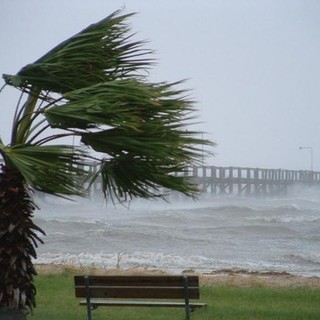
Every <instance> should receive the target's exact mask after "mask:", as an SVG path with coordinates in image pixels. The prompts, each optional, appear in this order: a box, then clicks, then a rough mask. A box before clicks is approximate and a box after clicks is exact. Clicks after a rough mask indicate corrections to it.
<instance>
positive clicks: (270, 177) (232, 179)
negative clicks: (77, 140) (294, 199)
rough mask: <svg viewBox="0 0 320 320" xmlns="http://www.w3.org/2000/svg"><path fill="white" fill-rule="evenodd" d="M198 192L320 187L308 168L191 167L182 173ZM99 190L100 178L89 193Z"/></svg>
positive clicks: (273, 192) (267, 192) (264, 192)
mask: <svg viewBox="0 0 320 320" xmlns="http://www.w3.org/2000/svg"><path fill="white" fill-rule="evenodd" d="M179 175H184V176H186V177H188V178H189V179H190V180H191V181H192V182H193V183H194V184H196V185H197V187H198V189H199V191H200V192H201V193H209V194H212V195H239V196H258V197H259V196H277V195H285V194H286V193H287V191H288V189H289V188H290V187H292V186H295V185H300V186H305V187H308V186H316V185H317V186H320V172H318V171H307V170H285V169H261V168H244V167H217V166H191V167H188V168H187V170H186V171H185V172H184V173H183V174H182V173H179ZM99 191H100V192H101V179H100V178H98V179H97V180H96V181H95V183H94V184H93V185H92V186H91V190H90V192H91V194H95V193H96V192H99Z"/></svg>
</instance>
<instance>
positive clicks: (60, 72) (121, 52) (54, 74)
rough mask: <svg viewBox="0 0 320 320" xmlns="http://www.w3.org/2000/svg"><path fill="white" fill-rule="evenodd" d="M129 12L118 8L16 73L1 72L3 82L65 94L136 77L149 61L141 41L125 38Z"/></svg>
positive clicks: (147, 65) (23, 87) (148, 52)
mask: <svg viewBox="0 0 320 320" xmlns="http://www.w3.org/2000/svg"><path fill="white" fill-rule="evenodd" d="M131 15H132V14H126V15H122V16H121V15H119V11H117V12H115V13H113V14H111V15H110V16H108V17H107V18H105V19H103V20H101V21H99V22H97V23H95V24H92V25H90V26H89V27H87V28H86V29H84V30H83V31H81V32H80V33H78V34H76V35H74V36H73V37H71V38H69V39H68V40H66V41H64V42H62V43H60V44H59V45H58V46H56V47H55V48H53V49H52V50H50V51H49V52H48V53H47V54H46V55H44V56H43V57H41V58H40V59H38V60H37V61H35V62H34V63H32V64H29V65H26V66H25V67H24V68H22V69H21V70H20V71H19V72H18V74H17V75H15V76H10V75H4V79H5V81H6V83H7V84H10V85H14V86H17V87H20V88H22V89H23V90H26V88H30V87H31V86H35V87H38V88H41V89H42V90H50V91H53V92H58V93H65V92H68V91H71V90H75V89H79V88H84V87H88V86H92V85H94V84H97V83H100V82H103V81H110V80H114V79H119V78H127V77H132V76H137V75H138V71H139V70H141V69H142V70H145V69H146V68H148V67H149V65H150V64H151V63H152V60H151V59H150V58H148V56H149V54H150V50H146V49H142V48H141V47H142V45H143V44H144V42H142V41H129V40H131V36H130V35H128V32H129V28H128V26H127V24H126V23H125V21H126V20H127V18H129V17H130V16H131Z"/></svg>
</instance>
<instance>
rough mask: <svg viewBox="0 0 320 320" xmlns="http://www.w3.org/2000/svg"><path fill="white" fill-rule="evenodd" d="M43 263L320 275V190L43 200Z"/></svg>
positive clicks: (39, 202)
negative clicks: (121, 200)
mask: <svg viewBox="0 0 320 320" xmlns="http://www.w3.org/2000/svg"><path fill="white" fill-rule="evenodd" d="M36 202H37V205H38V206H39V207H40V210H38V211H36V213H35V222H36V224H38V225H39V226H40V227H41V228H43V229H44V231H45V232H46V236H43V237H42V239H43V240H44V242H45V243H44V244H40V245H39V248H38V249H37V252H38V259H37V260H36V261H35V262H36V263H38V264H43V263H45V264H47V263H49V264H73V265H76V266H94V267H103V268H116V267H118V268H123V269H127V268H135V267H140V268H149V269H164V270H166V271H172V272H175V271H176V272H180V271H182V270H195V271H199V272H212V271H219V270H225V269H228V270H234V271H239V270H246V271H260V272H288V273H292V274H296V275H304V276H320V189H301V190H294V191H293V192H292V193H291V194H290V195H287V196H286V197H282V198H276V197H274V198H264V199H255V198H244V197H237V196H226V197H217V196H210V195H203V196H202V197H200V199H199V200H198V201H192V200H189V199H185V198H183V197H180V198H172V199H171V202H170V203H167V202H164V201H145V200H135V201H132V202H131V203H127V204H126V205H125V206H123V205H117V206H115V207H114V206H113V205H112V204H107V205H106V204H105V202H104V200H103V199H101V198H97V197H95V198H94V199H86V200H84V199H75V201H67V200H65V199H61V198H57V197H48V196H46V197H45V198H43V199H37V200H36Z"/></svg>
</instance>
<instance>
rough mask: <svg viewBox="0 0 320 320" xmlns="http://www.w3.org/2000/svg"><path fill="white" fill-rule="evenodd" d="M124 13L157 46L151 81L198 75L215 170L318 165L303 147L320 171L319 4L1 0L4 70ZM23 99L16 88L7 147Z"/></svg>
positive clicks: (295, 0)
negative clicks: (218, 167)
mask: <svg viewBox="0 0 320 320" xmlns="http://www.w3.org/2000/svg"><path fill="white" fill-rule="evenodd" d="M123 7H125V9H124V12H138V14H137V15H136V16H135V17H133V18H132V19H131V25H132V30H133V31H134V32H138V38H140V39H146V40H149V43H148V45H147V46H148V47H149V48H151V49H155V50H156V55H155V58H156V59H157V60H158V65H157V66H156V67H155V68H153V71H152V74H151V78H152V79H153V80H155V81H163V80H165V81H176V80H181V79H188V81H187V82H186V84H185V86H186V88H190V89H192V90H193V96H194V98H195V99H196V100H197V101H198V103H197V108H198V110H199V116H200V118H199V120H200V121H202V122H203V123H202V124H201V125H198V128H199V129H201V130H203V131H205V132H207V133H206V134H205V138H208V139H211V140H214V141H216V142H217V143H218V146H217V147H216V148H215V152H216V156H215V157H214V158H212V159H208V160H207V163H208V164H212V165H221V166H230V165H232V166H250V167H265V168H284V169H310V159H311V158H310V150H299V147H300V146H311V147H313V152H314V169H315V170H320V139H319V138H320V126H319V122H320V120H319V119H320V118H319V115H320V108H319V103H320V90H319V77H320V19H319V16H320V1H318V0H220V1H219V0H198V1H188V0H167V1H166V0H162V1H152V0H127V1H126V0H122V1H116V0H114V1H110V0H108V1H105V0H68V1H61V0H53V1H52V0H28V1H21V0H20V1H19V0H1V1H0V30H1V31H0V43H1V47H0V73H1V74H2V73H11V74H14V73H16V72H17V71H18V70H19V69H20V68H21V67H23V66H24V65H26V64H27V63H30V62H33V61H34V60H36V59H38V58H39V57H40V56H41V55H43V54H45V53H46V52H47V51H48V50H50V49H51V48H52V47H53V46H55V45H56V44H58V43H59V42H61V41H63V40H65V39H66V38H67V37H70V36H72V35H73V34H75V33H77V32H78V31H80V30H82V29H83V28H85V27H86V26H87V25H89V24H91V23H93V22H96V21H98V20H100V19H102V18H103V17H105V16H107V15H109V14H110V13H111V12H113V11H115V10H117V9H120V8H123ZM2 83H3V82H2ZM0 86H2V84H0ZM15 103H16V93H15V92H14V90H10V89H9V88H6V89H5V91H4V92H3V93H2V94H0V107H1V113H0V136H1V137H2V138H3V139H4V140H5V141H6V142H8V138H9V131H10V124H11V119H12V110H13V109H14V107H15Z"/></svg>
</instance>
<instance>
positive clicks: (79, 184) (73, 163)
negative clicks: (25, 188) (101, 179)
mask: <svg viewBox="0 0 320 320" xmlns="http://www.w3.org/2000/svg"><path fill="white" fill-rule="evenodd" d="M4 152H5V155H6V158H7V162H8V164H9V165H11V166H13V167H14V168H15V169H16V170H18V171H19V172H20V173H21V174H22V175H23V177H24V178H25V179H26V181H27V183H28V184H29V185H30V186H31V187H32V188H34V189H36V190H39V191H42V192H46V193H50V194H55V195H79V196H83V195H85V189H84V188H83V183H84V181H85V178H86V177H88V172H87V171H86V170H84V169H83V167H82V164H83V163H82V162H83V161H80V160H81V158H83V157H84V154H83V152H82V151H81V150H79V149H75V148H71V147H70V146H53V145H51V146H41V147H40V146H24V147H12V148H8V147H7V148H6V149H5V150H4Z"/></svg>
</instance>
